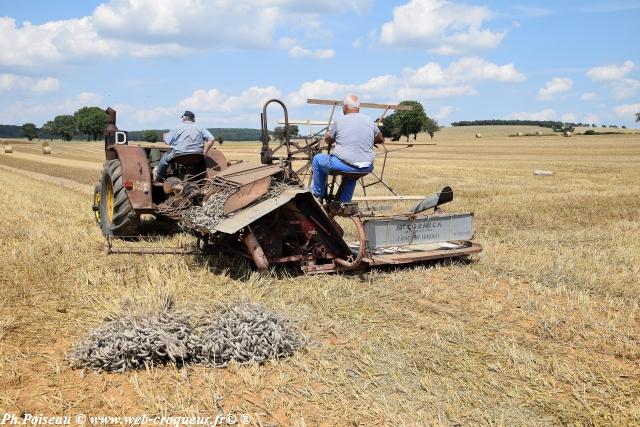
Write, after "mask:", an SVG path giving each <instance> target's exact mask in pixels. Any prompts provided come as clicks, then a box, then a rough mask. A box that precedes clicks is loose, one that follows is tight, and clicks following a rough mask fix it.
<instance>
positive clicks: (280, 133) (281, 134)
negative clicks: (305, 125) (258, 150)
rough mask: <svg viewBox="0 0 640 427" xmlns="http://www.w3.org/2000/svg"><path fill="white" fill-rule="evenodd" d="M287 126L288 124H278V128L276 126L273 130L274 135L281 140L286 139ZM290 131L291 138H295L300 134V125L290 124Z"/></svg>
mask: <svg viewBox="0 0 640 427" xmlns="http://www.w3.org/2000/svg"><path fill="white" fill-rule="evenodd" d="M285 128H286V126H278V127H277V128H275V129H274V130H273V137H274V138H275V139H277V140H278V141H280V142H282V141H284V139H285V136H286V133H285ZM288 131H289V138H295V137H296V136H298V133H299V132H300V131H299V129H298V126H296V125H289V127H288Z"/></svg>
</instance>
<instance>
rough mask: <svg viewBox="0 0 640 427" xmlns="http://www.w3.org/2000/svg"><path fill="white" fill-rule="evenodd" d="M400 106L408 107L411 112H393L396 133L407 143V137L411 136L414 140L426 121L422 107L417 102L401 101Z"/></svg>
mask: <svg viewBox="0 0 640 427" xmlns="http://www.w3.org/2000/svg"><path fill="white" fill-rule="evenodd" d="M400 105H407V106H410V107H411V110H408V111H396V112H395V118H394V122H395V127H396V131H397V132H398V133H399V134H400V135H402V136H406V137H407V141H409V135H413V138H414V139H416V138H417V137H418V133H419V132H420V131H422V128H423V125H424V122H425V120H426V119H427V114H426V113H425V112H424V107H423V106H422V104H420V103H419V102H418V101H402V102H401V103H400Z"/></svg>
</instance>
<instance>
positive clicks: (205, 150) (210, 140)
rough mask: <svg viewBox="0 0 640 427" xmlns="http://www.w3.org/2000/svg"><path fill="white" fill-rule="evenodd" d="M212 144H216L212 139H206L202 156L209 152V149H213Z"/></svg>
mask: <svg viewBox="0 0 640 427" xmlns="http://www.w3.org/2000/svg"><path fill="white" fill-rule="evenodd" d="M214 142H216V140H215V139H213V138H211V139H207V142H205V143H204V154H207V153H208V152H209V150H211V147H213V143H214Z"/></svg>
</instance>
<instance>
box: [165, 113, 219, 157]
mask: <svg viewBox="0 0 640 427" xmlns="http://www.w3.org/2000/svg"><path fill="white" fill-rule="evenodd" d="M208 139H211V140H213V135H211V132H209V131H208V130H206V129H204V128H200V127H198V126H196V124H195V123H194V122H189V121H186V122H182V123H180V124H179V125H178V126H176V128H175V129H173V130H171V132H169V133H168V134H167V136H166V137H165V139H164V142H166V143H167V144H169V145H171V146H172V147H173V154H186V153H202V152H204V142H205V141H206V140H208Z"/></svg>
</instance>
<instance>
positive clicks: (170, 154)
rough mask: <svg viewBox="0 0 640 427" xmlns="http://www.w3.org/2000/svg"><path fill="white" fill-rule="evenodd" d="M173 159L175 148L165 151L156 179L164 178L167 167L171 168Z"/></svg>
mask: <svg viewBox="0 0 640 427" xmlns="http://www.w3.org/2000/svg"><path fill="white" fill-rule="evenodd" d="M171 159H173V150H171V151H165V153H164V154H163V155H162V158H161V159H160V163H158V170H157V171H156V179H157V180H158V181H160V180H163V179H164V177H165V176H166V175H167V169H169V162H171Z"/></svg>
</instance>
